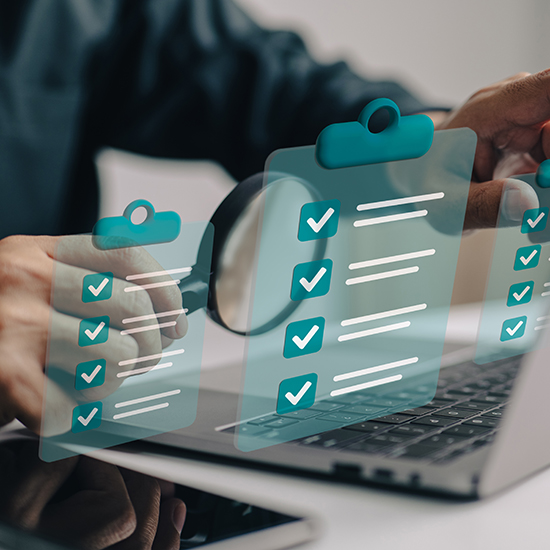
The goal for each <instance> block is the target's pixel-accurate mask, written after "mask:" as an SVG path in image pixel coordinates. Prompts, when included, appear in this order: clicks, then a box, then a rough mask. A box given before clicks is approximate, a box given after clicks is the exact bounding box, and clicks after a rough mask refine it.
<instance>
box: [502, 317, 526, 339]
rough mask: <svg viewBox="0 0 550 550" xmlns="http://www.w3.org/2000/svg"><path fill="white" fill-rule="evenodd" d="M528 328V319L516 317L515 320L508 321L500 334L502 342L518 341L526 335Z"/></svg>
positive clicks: (503, 324)
mask: <svg viewBox="0 0 550 550" xmlns="http://www.w3.org/2000/svg"><path fill="white" fill-rule="evenodd" d="M526 326H527V317H525V315H523V316H522V317H514V318H513V319H506V321H504V323H502V330H501V332H500V341H501V342H507V341H508V340H516V339H517V338H521V337H522V336H523V335H524V334H525V327H526Z"/></svg>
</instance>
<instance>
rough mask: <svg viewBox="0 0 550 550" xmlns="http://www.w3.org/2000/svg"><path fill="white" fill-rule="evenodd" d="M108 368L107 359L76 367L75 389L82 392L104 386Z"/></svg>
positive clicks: (87, 362) (85, 362)
mask: <svg viewBox="0 0 550 550" xmlns="http://www.w3.org/2000/svg"><path fill="white" fill-rule="evenodd" d="M106 368H107V362H106V361H105V359H96V360H95V361H84V362H83V363H79V364H78V365H77V366H76V378H75V383H74V387H75V389H76V390H79V391H80V390H87V389H88V388H97V387H98V386H102V385H103V384H104V383H105V370H106Z"/></svg>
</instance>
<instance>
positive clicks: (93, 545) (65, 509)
mask: <svg viewBox="0 0 550 550" xmlns="http://www.w3.org/2000/svg"><path fill="white" fill-rule="evenodd" d="M75 475H76V479H75V484H74V486H72V491H73V492H72V493H71V494H70V496H69V497H67V498H65V499H63V500H61V501H59V502H53V503H52V504H50V505H49V506H48V507H47V508H46V509H45V511H44V514H43V516H42V521H41V522H40V529H41V530H42V531H43V532H44V533H46V534H51V535H52V536H54V537H56V538H58V539H59V538H61V539H62V540H64V541H67V542H71V543H73V544H75V545H76V546H78V548H83V549H86V550H99V549H103V548H111V546H112V545H116V544H117V543H119V542H120V541H123V540H125V539H127V538H129V537H131V536H132V534H133V533H134V532H135V530H136V526H137V518H136V514H135V512H134V507H133V504H132V501H131V499H130V496H129V495H128V491H127V489H126V484H125V482H124V479H123V478H122V475H121V473H120V471H119V469H118V468H117V467H116V466H113V465H112V464H107V463H105V462H101V461H97V460H94V459H91V458H88V457H80V462H79V464H78V466H77V468H76V471H75Z"/></svg>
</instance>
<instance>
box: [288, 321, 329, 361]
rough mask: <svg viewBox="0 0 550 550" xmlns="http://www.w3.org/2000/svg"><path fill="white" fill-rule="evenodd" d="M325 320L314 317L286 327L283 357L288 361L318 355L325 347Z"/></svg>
mask: <svg viewBox="0 0 550 550" xmlns="http://www.w3.org/2000/svg"><path fill="white" fill-rule="evenodd" d="M324 332H325V319H324V318H323V317H314V318H313V319H305V320H304V321H295V322H294V323H290V324H289V325H288V326H287V327H286V333H285V345H284V349H283V356H284V357H286V358H287V359H292V358H293V357H300V356H301V355H308V354H310V353H317V352H318V351H319V350H320V349H321V347H322V346H323V333H324Z"/></svg>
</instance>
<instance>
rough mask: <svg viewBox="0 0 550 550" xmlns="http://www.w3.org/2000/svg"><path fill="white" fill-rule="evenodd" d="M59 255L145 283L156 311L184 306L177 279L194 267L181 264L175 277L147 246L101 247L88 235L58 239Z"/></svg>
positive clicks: (76, 262)
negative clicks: (110, 248)
mask: <svg viewBox="0 0 550 550" xmlns="http://www.w3.org/2000/svg"><path fill="white" fill-rule="evenodd" d="M56 259H57V260H58V261H60V262H63V263H66V264H70V265H73V266H78V267H82V268H85V269H89V270H91V271H95V272H97V273H103V272H112V273H113V274H114V275H115V276H116V277H117V278H119V279H123V280H126V281H129V282H130V283H132V284H134V285H138V286H140V287H142V288H144V287H145V288H144V290H142V291H146V292H148V293H149V295H150V297H151V300H152V302H153V307H154V310H155V312H157V313H159V312H164V311H172V310H175V309H181V308H182V298H181V292H180V290H179V288H178V286H177V284H176V281H178V280H179V278H180V277H182V276H185V275H186V274H188V271H183V270H188V269H189V268H190V267H191V266H178V267H179V268H180V269H181V270H182V271H181V272H179V273H173V275H174V278H172V276H171V274H167V273H166V272H165V270H164V268H163V267H162V266H161V265H160V264H159V263H158V262H157V261H156V260H155V259H154V258H153V257H152V256H151V255H150V254H149V253H148V252H147V251H146V250H145V249H143V248H141V247H139V246H133V247H128V248H121V249H116V250H99V249H97V248H96V247H95V246H94V245H93V243H92V238H91V237H90V236H88V235H77V236H72V237H65V238H63V239H62V240H61V241H59V243H58V246H57V249H56ZM179 334H180V336H182V335H183V334H181V333H179Z"/></svg>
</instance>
